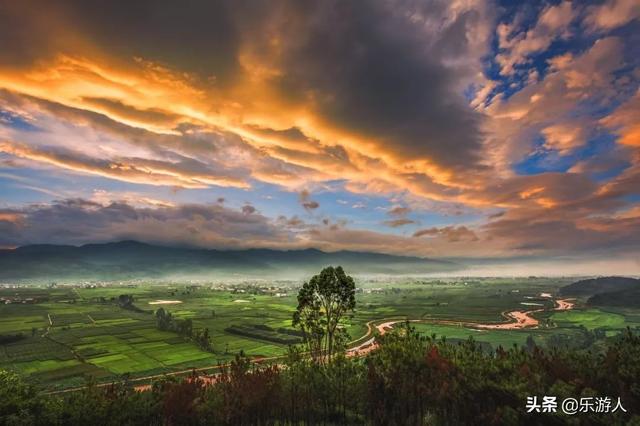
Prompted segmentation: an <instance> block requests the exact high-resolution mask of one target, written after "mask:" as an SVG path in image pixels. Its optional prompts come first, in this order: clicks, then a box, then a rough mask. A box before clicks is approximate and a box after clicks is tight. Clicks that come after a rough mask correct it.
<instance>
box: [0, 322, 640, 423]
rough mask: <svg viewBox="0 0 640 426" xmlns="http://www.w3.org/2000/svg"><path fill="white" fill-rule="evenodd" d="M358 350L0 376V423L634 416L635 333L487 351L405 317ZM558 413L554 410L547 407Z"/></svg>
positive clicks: (639, 342) (613, 419)
mask: <svg viewBox="0 0 640 426" xmlns="http://www.w3.org/2000/svg"><path fill="white" fill-rule="evenodd" d="M378 343H379V348H378V349H377V350H376V351H373V352H371V353H369V354H368V355H367V356H366V357H364V358H347V357H345V356H344V355H337V356H335V357H334V358H332V359H331V360H329V361H327V362H326V363H322V364H318V363H316V362H314V361H313V360H312V359H311V358H309V357H306V356H302V355H301V353H300V352H298V351H296V350H295V349H291V350H290V351H289V354H288V357H287V359H286V360H285V361H284V362H283V363H282V364H279V365H271V366H258V365H256V364H251V362H250V361H249V360H248V359H247V358H246V357H242V356H240V355H238V356H236V358H235V360H234V361H233V362H232V363H231V365H230V366H229V367H228V368H224V369H223V372H222V374H221V375H219V376H217V377H215V378H213V379H211V378H209V379H207V380H203V379H202V378H198V377H196V376H192V377H189V378H186V379H182V380H178V379H175V378H170V377H167V378H164V379H161V380H158V381H156V382H154V384H153V386H152V388H151V389H150V390H148V391H144V392H138V391H136V390H134V388H133V387H132V386H131V385H130V383H127V382H126V381H125V382H120V383H117V384H113V385H111V386H108V387H97V386H95V385H91V386H89V387H88V388H87V389H86V390H85V391H83V392H71V393H68V394H62V395H42V394H38V393H37V392H36V390H35V388H33V387H31V386H29V385H27V384H25V383H24V382H22V381H21V379H20V378H19V377H18V376H17V375H15V374H13V373H8V372H1V373H0V419H1V420H0V423H3V424H23V425H39V424H43V425H45V424H46V425H49V424H60V425H63V424H64V425H85V424H101V425H102V424H104V425H122V424H171V425H200V424H203V425H209V424H210V425H250V424H305V425H307V424H371V425H419V424H434V425H457V424H483V425H509V424H531V425H553V424H558V425H561V424H593V425H598V424H607V425H623V424H638V422H639V421H640V417H638V413H640V362H639V360H640V337H638V336H637V335H634V334H633V333H631V332H626V333H624V334H623V335H620V336H618V337H615V338H609V339H608V341H607V345H606V347H605V348H604V349H603V350H602V351H581V350H575V349H561V350H559V349H554V350H544V349H541V348H539V347H532V348H524V347H520V348H515V347H514V348H511V349H508V350H504V349H499V350H497V351H496V352H494V353H492V352H487V351H486V350H484V349H483V348H482V347H481V346H480V345H477V344H476V343H475V342H474V341H473V340H472V339H470V340H468V341H465V342H461V343H448V342H446V341H443V340H435V339H433V338H430V337H424V336H422V335H421V334H419V333H417V332H416V331H415V330H414V329H413V328H412V327H410V325H409V324H406V325H404V326H403V327H398V328H396V330H394V331H393V332H391V333H387V334H385V335H383V336H379V337H378ZM532 395H538V396H541V395H553V396H557V397H558V398H559V399H561V398H563V397H572V398H578V399H579V398H581V397H591V396H611V397H613V398H614V399H615V398H617V397H620V398H621V401H622V402H623V405H624V408H625V410H626V412H624V411H622V410H618V411H617V412H616V413H593V412H590V413H578V414H575V415H565V414H562V413H560V412H557V413H537V412H533V413H527V410H526V409H525V403H526V400H527V397H529V396H532ZM558 411H559V410H558Z"/></svg>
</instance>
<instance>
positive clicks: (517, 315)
mask: <svg viewBox="0 0 640 426" xmlns="http://www.w3.org/2000/svg"><path fill="white" fill-rule="evenodd" d="M554 303H555V307H554V308H553V310H554V311H566V310H569V309H573V307H574V305H575V303H574V302H573V300H571V299H556V300H554ZM544 310H545V308H539V309H531V310H519V309H518V310H513V311H506V312H503V313H502V316H503V317H504V318H505V319H506V321H504V322H500V323H476V322H465V321H454V320H438V319H428V318H426V319H409V320H406V319H392V320H388V321H386V320H384V319H383V320H377V321H383V322H381V323H379V324H376V325H375V326H374V321H370V322H368V323H367V334H366V335H365V337H367V336H369V338H368V339H366V340H365V341H364V342H362V343H360V344H358V345H357V346H354V347H352V348H350V349H349V350H348V351H347V355H348V356H362V355H365V354H367V353H368V352H371V351H372V350H374V349H375V348H376V347H377V345H376V343H375V335H374V330H377V331H378V333H379V334H381V335H382V334H384V333H386V332H387V331H389V330H391V329H392V328H393V326H394V325H396V324H398V323H403V322H406V321H409V322H423V323H431V324H445V325H458V326H463V327H467V328H475V329H482V330H518V329H523V328H536V327H538V325H539V324H540V321H538V320H537V319H536V318H535V317H534V316H533V314H535V313H536V312H542V311H544ZM377 321H376V322H377ZM363 338H364V337H363ZM363 338H361V339H358V340H362V339H363Z"/></svg>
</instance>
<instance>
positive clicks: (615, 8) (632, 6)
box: [584, 0, 640, 31]
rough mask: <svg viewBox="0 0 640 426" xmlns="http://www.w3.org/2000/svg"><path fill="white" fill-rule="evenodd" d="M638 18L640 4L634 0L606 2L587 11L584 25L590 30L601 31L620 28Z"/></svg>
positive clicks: (609, 0) (608, 0) (639, 15)
mask: <svg viewBox="0 0 640 426" xmlns="http://www.w3.org/2000/svg"><path fill="white" fill-rule="evenodd" d="M638 17H640V4H638V2H637V1H635V0H607V1H605V2H603V3H602V4H600V5H595V6H590V7H589V8H588V9H587V16H586V17H585V20H584V22H585V24H586V25H587V26H588V27H589V28H590V29H592V30H596V31H603V30H610V29H613V28H616V27H619V26H622V25H624V24H626V23H628V22H630V21H632V20H634V19H637V18H638Z"/></svg>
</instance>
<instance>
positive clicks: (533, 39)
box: [496, 1, 576, 75]
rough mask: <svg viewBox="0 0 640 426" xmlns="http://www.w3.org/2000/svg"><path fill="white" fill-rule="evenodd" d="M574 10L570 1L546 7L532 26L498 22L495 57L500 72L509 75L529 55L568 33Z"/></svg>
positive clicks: (545, 47)
mask: <svg viewBox="0 0 640 426" xmlns="http://www.w3.org/2000/svg"><path fill="white" fill-rule="evenodd" d="M575 16H576V13H575V11H574V10H573V8H572V3H571V2H570V1H562V2H560V3H559V4H557V5H549V6H547V7H545V8H544V9H543V10H542V11H541V12H540V14H539V15H538V20H537V22H536V24H535V25H534V26H533V28H531V29H529V30H526V31H522V30H521V28H519V27H518V25H517V23H511V24H507V23H503V24H500V25H499V26H498V29H497V33H498V38H499V42H498V43H499V47H500V49H501V50H502V53H500V54H499V55H498V56H497V58H496V60H497V62H498V63H499V64H500V66H501V70H500V73H501V74H503V75H511V74H513V73H514V72H515V68H516V67H517V66H518V65H521V64H523V63H524V62H525V61H526V60H527V58H528V56H530V55H532V54H534V53H537V52H540V51H544V50H545V49H547V48H548V47H549V45H551V43H552V42H553V41H554V40H556V39H557V38H559V37H567V36H568V35H569V32H568V27H569V24H570V23H571V21H573V19H574V18H575Z"/></svg>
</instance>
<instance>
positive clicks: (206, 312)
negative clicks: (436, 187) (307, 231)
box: [0, 278, 640, 388]
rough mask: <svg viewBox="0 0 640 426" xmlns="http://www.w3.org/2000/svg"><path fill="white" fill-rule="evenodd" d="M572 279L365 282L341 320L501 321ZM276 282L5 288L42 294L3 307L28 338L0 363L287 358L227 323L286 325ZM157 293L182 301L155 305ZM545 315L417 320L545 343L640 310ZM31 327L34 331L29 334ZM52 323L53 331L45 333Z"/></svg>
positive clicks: (362, 323) (63, 376)
mask: <svg viewBox="0 0 640 426" xmlns="http://www.w3.org/2000/svg"><path fill="white" fill-rule="evenodd" d="M566 283H568V281H567V280H556V279H543V278H531V279H482V280H447V281H439V280H419V279H392V280H389V279H369V280H364V279H360V280H358V287H359V292H358V293H357V295H356V299H357V302H358V304H357V309H356V311H355V313H354V314H353V315H351V316H350V317H349V318H347V319H346V320H345V327H346V329H347V331H348V333H349V334H350V336H351V337H352V338H353V339H356V338H359V337H361V336H363V335H364V334H365V333H366V331H367V327H366V323H367V322H368V321H371V320H380V319H384V318H390V317H392V318H399V319H402V318H410V319H426V320H428V319H450V320H451V319H452V320H458V321H469V322H495V321H502V320H503V317H502V312H504V311H507V310H513V309H527V307H526V306H524V305H522V303H523V302H524V303H543V304H545V305H546V306H547V307H552V303H551V302H550V301H547V300H544V299H541V298H540V297H539V295H540V293H542V292H549V293H552V294H555V293H556V292H557V289H558V288H559V287H560V286H561V285H563V284H566ZM277 285H278V286H289V288H288V289H287V291H286V293H287V294H288V296H286V297H276V296H273V295H269V294H252V293H255V291H254V290H255V287H252V286H251V285H245V286H244V287H243V286H238V289H243V290H246V292H244V293H238V292H236V291H234V290H232V289H229V288H228V289H226V290H218V289H211V288H207V287H204V286H202V287H199V288H195V287H190V286H188V285H187V284H185V283H171V284H154V285H152V284H151V283H137V284H136V285H135V286H133V287H131V286H110V287H100V288H77V289H70V288H53V289H46V288H29V287H23V288H19V289H15V288H14V289H0V296H8V295H11V296H12V297H13V296H21V297H39V298H41V300H39V302H38V303H37V304H9V305H0V334H15V333H17V332H21V333H23V334H24V335H25V336H26V338H25V339H23V340H21V341H19V342H16V343H11V344H6V345H2V346H0V368H8V369H13V370H17V371H20V372H21V373H23V374H26V375H28V377H29V380H31V381H33V382H34V383H38V384H39V385H41V386H42V387H45V388H60V387H65V386H73V385H78V384H82V382H83V381H84V380H85V377H87V376H92V377H94V378H96V379H97V380H105V381H106V380H110V379H113V378H115V377H118V376H119V375H122V374H125V373H127V374H130V375H132V376H133V377H136V376H146V375H150V374H158V373H163V372H171V371H182V370H185V369H189V368H192V367H204V366H213V365H216V364H218V363H221V362H226V361H229V360H231V359H232V358H233V357H234V355H235V354H236V353H238V352H240V351H244V352H245V353H246V354H247V355H250V356H253V357H256V358H262V357H270V356H277V355H281V354H283V353H284V351H285V350H286V345H284V344H281V343H278V342H277V341H270V340H269V338H268V337H269V336H267V335H260V333H258V334H256V335H255V336H246V335H240V334H237V333H230V332H229V331H228V329H229V327H231V326H235V327H239V328H241V329H242V328H245V327H255V326H256V325H266V326H268V327H271V328H272V329H273V330H277V329H279V328H290V327H291V317H292V314H293V312H294V310H295V307H296V303H297V302H296V298H295V294H296V292H297V290H296V286H297V285H298V283H285V284H283V283H278V284H277ZM120 294H133V295H134V297H135V305H136V306H137V307H138V308H140V309H141V310H143V311H145V312H134V311H131V310H125V309H122V308H119V307H118V306H117V304H116V303H115V301H114V299H115V298H117V297H118V296H119V295H120ZM156 300H179V301H181V302H182V303H180V304H169V305H150V304H149V302H153V301H156ZM237 300H246V301H247V302H243V303H239V302H236V301H237ZM160 307H163V308H164V309H166V310H168V311H170V312H171V313H172V315H174V316H175V317H177V318H183V319H186V318H189V319H191V320H192V321H193V327H194V329H203V328H208V329H209V332H210V335H211V336H212V342H213V347H214V353H209V352H205V351H203V350H201V349H200V348H199V347H198V346H197V345H195V344H194V343H192V342H190V341H186V340H185V339H183V338H182V337H180V336H178V335H177V334H175V333H171V332H166V331H160V330H158V329H157V328H156V325H155V319H154V316H153V312H154V311H155V310H156V309H158V308H160ZM540 317H541V318H547V317H549V318H551V320H552V321H553V323H554V324H555V325H556V326H557V327H556V328H553V329H539V330H485V331H477V330H472V329H469V328H465V327H458V326H452V325H437V324H429V323H414V325H415V327H416V328H417V329H418V330H419V331H421V332H423V333H425V334H429V335H431V334H436V335H437V336H446V337H447V338H448V339H467V338H468V337H469V336H473V337H474V338H475V339H476V340H478V341H480V342H484V343H487V344H491V345H492V346H493V347H496V346H498V345H501V346H503V347H506V346H511V345H512V344H514V343H515V344H523V343H524V342H526V339H527V337H528V336H529V335H531V336H532V337H533V338H534V339H535V341H536V342H541V341H542V342H544V340H545V339H547V338H548V337H549V336H550V335H552V334H554V333H564V334H567V335H570V334H571V333H573V332H575V331H574V330H576V327H577V326H579V325H584V326H585V327H587V328H590V329H593V328H606V330H607V333H611V332H613V331H615V330H618V329H619V328H621V327H624V326H625V325H629V324H631V325H640V312H638V311H637V310H623V309H618V310H617V311H612V312H605V311H602V310H597V309H578V310H575V311H569V312H555V313H551V312H549V313H542V314H541V315H540ZM49 318H51V320H52V325H51V326H50V324H49ZM33 328H35V329H36V330H37V331H36V333H35V334H34V335H33V337H32V329H33ZM47 330H48V333H47V337H41V335H42V334H44V333H45V332H46V331H47ZM265 337H267V338H266V339H265Z"/></svg>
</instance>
